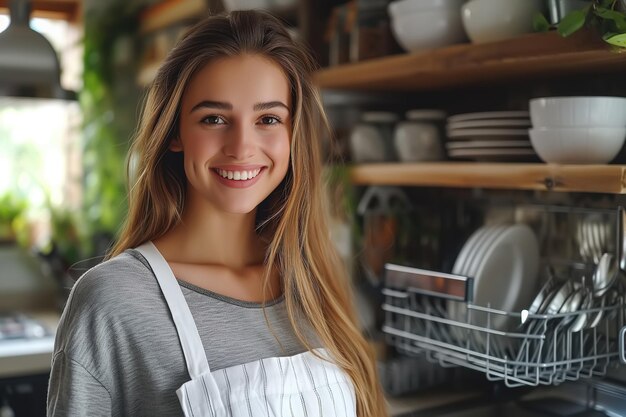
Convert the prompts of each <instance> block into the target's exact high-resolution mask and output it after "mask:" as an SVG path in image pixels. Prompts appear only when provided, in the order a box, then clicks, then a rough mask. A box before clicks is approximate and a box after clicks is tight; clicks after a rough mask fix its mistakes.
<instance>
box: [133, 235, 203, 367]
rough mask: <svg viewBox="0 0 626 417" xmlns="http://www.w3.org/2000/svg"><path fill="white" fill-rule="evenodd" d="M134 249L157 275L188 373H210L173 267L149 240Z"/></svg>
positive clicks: (198, 335) (200, 341) (196, 329)
mask: <svg viewBox="0 0 626 417" xmlns="http://www.w3.org/2000/svg"><path fill="white" fill-rule="evenodd" d="M135 250H137V251H139V252H140V253H141V254H142V255H143V256H144V257H145V258H146V260H147V261H148V263H149V264H150V267H151V268H152V271H153V272H154V275H156V278H157V281H158V282H159V286H160V287H161V291H162V292H163V295H164V296H165V301H166V302H167V305H168V306H169V309H170V312H171V314H172V318H173V319H174V325H175V326H176V331H177V332H178V338H179V339H180V344H181V346H182V348H183V353H184V355H185V362H187V370H188V372H189V376H190V377H191V379H196V378H199V377H200V375H202V374H204V373H207V372H210V371H211V369H210V368H209V361H208V360H207V358H206V353H205V351H204V346H203V345H202V340H201V339H200V334H199V333H198V328H197V327H196V323H195V321H194V319H193V316H192V315H191V311H189V306H188V305H187V301H185V296H184V295H183V292H182V290H181V289H180V285H179V284H178V282H177V281H176V278H175V277H174V273H173V272H172V269H171V268H170V266H169V265H168V263H167V261H166V260H165V258H163V255H161V253H160V252H159V250H158V249H157V248H156V246H154V244H153V243H152V242H151V241H148V242H146V243H144V244H142V245H140V246H138V247H136V248H135Z"/></svg>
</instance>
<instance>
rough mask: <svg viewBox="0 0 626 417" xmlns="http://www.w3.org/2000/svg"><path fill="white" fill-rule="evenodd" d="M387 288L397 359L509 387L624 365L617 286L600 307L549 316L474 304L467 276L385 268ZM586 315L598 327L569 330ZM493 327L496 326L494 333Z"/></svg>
mask: <svg viewBox="0 0 626 417" xmlns="http://www.w3.org/2000/svg"><path fill="white" fill-rule="evenodd" d="M623 218H624V210H623V209H621V208H620V210H619V211H618V235H617V236H619V237H620V239H619V240H620V241H618V252H621V253H622V254H623V253H624V252H623V246H622V243H621V240H622V238H623V237H624V236H623V233H622V230H620V229H621V228H622V226H623V224H622V219H623ZM620 255H621V254H620ZM385 282H386V285H385V288H383V291H382V292H383V296H384V303H383V305H382V309H383V311H384V315H385V322H384V325H383V328H382V330H383V332H384V333H385V337H386V339H387V343H389V344H391V345H393V346H395V347H396V349H397V350H398V351H399V352H400V353H403V354H407V355H415V354H425V355H426V358H427V359H428V360H429V361H432V362H436V363H439V364H440V365H441V366H444V367H451V366H463V367H466V368H469V369H474V370H477V371H481V372H484V373H485V375H486V377H487V378H488V379H489V380H493V381H504V383H505V384H506V385H507V386H509V387H517V386H523V385H529V386H538V385H558V384H560V383H562V382H564V381H568V380H578V379H580V378H589V377H592V376H603V375H605V374H606V372H607V370H608V368H609V367H610V366H612V365H616V364H617V363H619V361H620V359H621V360H622V361H623V362H625V363H626V352H625V348H624V338H625V337H626V327H625V325H624V322H625V315H626V305H625V303H624V286H623V283H622V282H621V281H620V283H619V284H618V289H617V290H615V291H614V296H613V297H612V299H611V301H610V302H607V303H606V305H604V306H602V307H597V308H589V309H583V310H578V311H575V312H569V313H560V314H551V315H548V314H529V313H528V311H526V310H523V311H519V312H511V311H502V310H497V309H494V308H491V307H490V305H487V306H479V305H474V304H473V303H472V299H473V294H472V287H473V279H472V278H471V277H464V276H459V275H452V274H446V273H441V272H436V271H428V270H423V269H418V268H412V267H406V266H401V265H394V264H387V265H385ZM459 310H461V311H463V312H464V314H463V316H464V317H463V319H460V317H459V315H458V311H459ZM452 311H456V312H457V314H452V315H451V312H452ZM583 315H584V316H586V319H587V320H586V321H587V323H590V322H592V321H593V322H594V324H595V325H594V326H593V327H592V326H591V325H587V326H583V328H582V329H580V330H579V331H573V329H572V326H571V325H572V323H574V322H576V321H577V320H585V317H581V316H583ZM494 322H496V323H500V325H499V327H498V328H496V327H495V326H492V323H494ZM502 323H505V325H504V326H503V325H502ZM579 328H580V326H579Z"/></svg>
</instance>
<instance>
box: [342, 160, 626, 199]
mask: <svg viewBox="0 0 626 417" xmlns="http://www.w3.org/2000/svg"><path fill="white" fill-rule="evenodd" d="M350 178H351V180H352V183H353V184H356V185H398V186H422V187H451V188H499V189H510V190H540V191H548V190H549V191H560V192H585V193H612V194H626V165H555V164H517V163H515V164H514V163H497V164H494V163H455V162H433V163H386V164H363V165H354V166H352V167H350Z"/></svg>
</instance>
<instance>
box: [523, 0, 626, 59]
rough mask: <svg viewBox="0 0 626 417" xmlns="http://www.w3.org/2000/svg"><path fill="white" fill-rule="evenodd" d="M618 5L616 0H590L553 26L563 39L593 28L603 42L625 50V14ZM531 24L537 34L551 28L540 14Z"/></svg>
mask: <svg viewBox="0 0 626 417" xmlns="http://www.w3.org/2000/svg"><path fill="white" fill-rule="evenodd" d="M618 5H619V1H618V0H591V1H590V2H589V5H587V6H585V7H584V8H582V9H579V10H573V11H571V12H570V13H568V14H567V15H565V16H564V17H563V18H562V19H561V21H560V22H558V23H557V24H556V25H554V26H555V27H556V29H557V31H558V33H559V34H560V35H561V36H563V37H566V36H569V35H571V34H573V33H575V32H577V31H578V30H580V29H582V28H583V27H585V26H588V27H594V28H596V29H597V30H598V31H599V32H600V34H601V35H602V39H604V41H605V42H607V43H610V44H611V45H615V46H619V47H622V48H626V14H624V12H622V11H619V10H618V9H617V6H618ZM533 23H534V27H535V30H536V31H538V32H546V31H548V30H549V29H551V28H552V27H553V26H552V25H550V23H549V22H548V20H547V19H546V17H545V16H544V15H543V14H541V13H538V14H537V15H536V16H535V19H534V22H533Z"/></svg>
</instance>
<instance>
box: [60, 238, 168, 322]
mask: <svg viewBox="0 0 626 417" xmlns="http://www.w3.org/2000/svg"><path fill="white" fill-rule="evenodd" d="M145 262H146V261H145V260H144V259H143V258H142V257H141V256H140V255H138V253H136V251H133V250H127V251H125V252H123V253H121V254H119V255H117V256H115V257H113V258H111V259H108V260H106V261H104V262H102V263H100V264H98V265H96V266H94V267H93V268H91V269H89V270H88V271H87V272H85V273H84V274H83V275H82V276H81V277H80V278H78V280H77V281H76V283H75V284H74V286H73V288H72V290H71V292H70V295H69V298H68V300H67V304H66V307H65V311H64V315H65V316H68V319H70V320H73V319H74V318H75V317H76V316H80V317H82V318H86V317H89V318H91V319H93V318H97V317H103V316H104V317H109V318H110V317H118V316H119V315H121V314H128V313H132V311H133V310H136V309H138V308H144V307H145V306H146V305H150V304H151V303H154V302H155V301H158V300H159V299H160V298H161V292H160V289H159V286H158V283H157V281H156V279H155V278H154V275H153V273H152V270H151V269H150V267H149V265H148V264H147V263H145Z"/></svg>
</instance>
